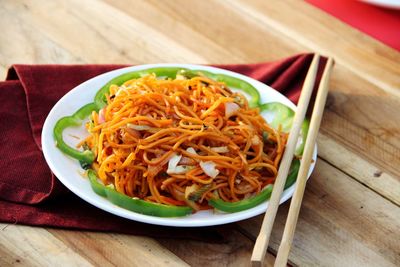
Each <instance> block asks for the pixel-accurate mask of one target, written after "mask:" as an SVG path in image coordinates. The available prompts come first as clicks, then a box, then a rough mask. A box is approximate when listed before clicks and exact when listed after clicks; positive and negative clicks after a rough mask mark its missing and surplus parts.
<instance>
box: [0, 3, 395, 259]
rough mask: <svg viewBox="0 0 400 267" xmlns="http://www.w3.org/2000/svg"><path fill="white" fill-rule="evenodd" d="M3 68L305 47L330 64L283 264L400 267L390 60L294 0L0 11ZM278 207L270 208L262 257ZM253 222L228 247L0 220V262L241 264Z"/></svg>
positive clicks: (241, 55)
mask: <svg viewBox="0 0 400 267" xmlns="http://www.w3.org/2000/svg"><path fill="white" fill-rule="evenodd" d="M0 25H2V30H1V34H0V72H1V76H2V77H5V74H6V70H7V68H8V67H9V66H10V64H13V63H128V64H142V63H155V62H183V63H188V62H190V63H250V62H260V61H271V60H276V59H280V58H283V57H286V56H290V55H293V54H296V53H300V52H305V51H317V52H320V53H322V54H324V55H329V56H333V57H334V58H335V60H336V65H335V68H334V71H333V75H332V80H331V89H330V93H329V98H328V104H327V107H326V110H325V114H324V118H323V122H322V129H321V132H320V135H319V138H318V145H319V150H318V152H319V159H318V161H317V165H316V169H315V171H314V173H313V174H312V177H311V179H310V181H309V183H308V186H307V189H306V193H305V197H304V202H303V206H302V210H301V214H300V219H299V223H298V226H297V230H296V235H295V238H294V244H293V248H292V251H291V254H290V263H291V264H293V265H302V266H310V265H321V266H400V208H399V205H400V112H399V109H400V53H399V52H397V51H395V50H393V49H391V48H389V47H387V46H385V45H383V44H381V43H379V42H378V41H376V40H374V39H372V38H370V37H368V36H366V35H365V34H362V33H360V32H359V31H357V30H355V29H353V28H351V27H350V26H348V25H346V24H344V23H342V22H340V21H338V20H337V19H335V18H333V17H331V16H329V15H327V14H326V13H324V12H322V11H320V10H318V9H317V8H315V7H313V6H311V5H309V4H307V3H305V2H302V1H278V0H274V1H262V0H252V1H245V0H243V1H217V0H216V1H209V0H207V1H184V0H180V1H129V3H128V1H122V0H105V1H98V0H88V1H82V0H79V1H78V0H72V1H45V0H37V1H28V0H25V1H24V0H20V1H11V0H10V1H6V0H3V1H1V2H0ZM287 210H288V203H286V204H284V205H282V206H281V209H280V210H279V213H278V216H277V222H276V223H275V229H274V231H273V234H272V241H271V244H270V247H269V253H268V255H267V259H268V260H267V261H268V262H269V263H272V262H273V260H274V255H275V253H276V249H277V247H278V244H279V243H278V242H279V240H280V235H281V233H282V230H283V224H284V220H285V217H286V213H287ZM261 220H262V217H261V216H258V217H256V218H252V219H248V220H245V221H242V222H239V223H237V224H238V226H239V227H238V229H239V231H233V232H232V233H230V235H229V237H228V239H229V242H228V243H224V244H211V243H210V244H209V243H205V242H198V241H191V240H173V239H168V240H155V239H152V238H147V237H138V236H128V235H120V234H110V233H93V232H82V231H68V230H58V229H49V228H38V227H28V226H19V225H6V224H3V225H0V265H1V266H11V265H33V266H35V265H37V266H43V265H47V266H56V265H68V266H71V265H80V266H87V265H100V266H108V265H118V266H122V265H130V266H181V265H182V266H183V265H187V264H189V265H193V266H224V265H232V266H246V265H249V264H250V255H251V252H252V246H253V244H254V240H255V237H256V235H257V233H258V230H259V226H260V223H261Z"/></svg>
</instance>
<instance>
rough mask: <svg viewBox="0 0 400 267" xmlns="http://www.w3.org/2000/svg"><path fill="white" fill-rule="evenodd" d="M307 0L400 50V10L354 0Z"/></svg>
mask: <svg viewBox="0 0 400 267" xmlns="http://www.w3.org/2000/svg"><path fill="white" fill-rule="evenodd" d="M307 2H309V3H311V4H313V5H315V6H317V7H319V8H320V9H322V10H324V11H326V12H328V13H329V14H331V15H332V16H335V17H337V18H338V19H340V20H342V21H344V22H346V23H347V24H349V25H351V26H353V27H354V28H357V29H359V30H360V31H362V32H364V33H366V34H368V35H370V36H372V37H374V38H376V39H378V40H379V41H381V42H383V43H385V44H386V45H388V46H391V47H392V48H394V49H396V50H398V51H400V10H395V9H388V8H383V7H378V6H374V5H371V4H367V3H365V2H361V1H354V0H353V1H349V0H335V1H326V0H307Z"/></svg>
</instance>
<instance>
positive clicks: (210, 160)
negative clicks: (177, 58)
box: [54, 68, 307, 217]
mask: <svg viewBox="0 0 400 267" xmlns="http://www.w3.org/2000/svg"><path fill="white" fill-rule="evenodd" d="M233 88H235V89H239V90H238V91H233ZM243 93H244V94H246V95H247V97H250V100H249V101H248V100H247V98H246V96H245V95H244V94H243ZM259 98H260V96H259V93H258V91H257V90H256V89H254V88H253V87H252V86H251V85H250V84H249V83H247V82H245V81H242V80H240V79H237V78H234V77H230V76H227V75H222V74H213V73H208V72H203V71H193V70H186V69H178V68H158V69H150V70H146V71H139V72H133V73H127V74H123V75H121V76H119V77H117V78H115V79H113V80H112V81H110V82H109V83H107V84H106V85H105V86H104V87H103V88H101V89H100V90H99V92H98V93H97V94H96V97H95V99H94V102H93V103H90V104H87V105H86V106H84V107H82V108H81V109H80V110H78V111H77V112H76V113H75V114H73V115H72V116H69V117H64V118H62V119H60V120H59V121H58V122H57V124H56V126H55V128H54V136H55V139H56V142H57V146H58V147H59V148H60V149H61V150H62V151H63V152H64V153H66V154H68V155H70V156H72V157H74V158H75V159H77V160H79V161H80V163H81V165H82V167H83V168H85V169H88V177H89V180H90V182H91V186H92V188H93V190H94V191H95V192H96V193H97V194H99V195H101V196H104V197H106V198H108V199H109V200H110V201H111V202H113V203H114V204H116V205H118V206H121V207H123V208H126V209H129V210H132V211H135V212H138V213H142V214H146V215H153V216H160V217H177V216H184V215H187V214H190V213H193V212H196V211H200V210H206V209H214V208H215V209H218V210H221V211H224V212H238V211H242V210H245V209H249V208H252V207H254V206H256V205H258V204H260V203H262V202H263V201H265V200H266V199H268V198H269V196H270V194H271V191H272V186H273V183H274V181H275V178H276V176H277V172H278V167H279V163H280V160H281V157H282V154H283V151H284V148H285V144H286V140H287V135H288V134H287V131H288V129H290V123H291V120H292V118H293V111H292V110H290V109H289V108H288V107H286V106H284V105H282V104H279V103H269V104H260V103H259V102H260V100H259ZM262 112H266V113H272V115H273V116H274V120H273V121H272V122H271V124H269V123H267V122H266V120H265V119H264V117H263V116H262ZM85 119H86V120H88V121H87V122H86V124H85V126H86V129H87V131H88V136H87V137H86V138H84V139H83V140H82V141H81V142H80V143H79V144H78V149H75V148H72V147H71V146H69V145H68V144H66V143H65V142H64V140H63V138H62V132H63V130H64V129H65V128H67V127H69V126H72V125H79V124H81V123H82V121H83V120H85ZM306 130H307V123H305V124H304V127H303V138H305V134H306ZM300 144H301V142H300ZM301 149H302V146H301V145H300V146H299V147H298V154H301ZM298 168H299V160H298V159H294V160H293V163H292V168H291V171H290V173H289V176H288V179H287V183H286V187H288V186H290V185H291V184H293V183H294V181H295V179H296V175H297V172H298Z"/></svg>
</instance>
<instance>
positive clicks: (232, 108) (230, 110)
mask: <svg viewBox="0 0 400 267" xmlns="http://www.w3.org/2000/svg"><path fill="white" fill-rule="evenodd" d="M239 109H240V106H239V105H238V104H236V103H232V102H226V103H225V116H226V117H228V118H229V117H230V116H232V115H233V114H235V113H236V111H238V110H239Z"/></svg>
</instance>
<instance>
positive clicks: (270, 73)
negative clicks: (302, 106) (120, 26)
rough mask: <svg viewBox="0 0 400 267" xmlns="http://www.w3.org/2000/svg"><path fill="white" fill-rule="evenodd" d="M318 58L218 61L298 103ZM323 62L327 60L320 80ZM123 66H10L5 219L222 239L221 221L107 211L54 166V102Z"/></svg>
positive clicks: (0, 133)
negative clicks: (67, 183)
mask: <svg viewBox="0 0 400 267" xmlns="http://www.w3.org/2000/svg"><path fill="white" fill-rule="evenodd" d="M311 59H312V54H302V55H297V56H294V57H290V58H286V59H283V60H280V61H277V62H271V63H260V64H246V65H223V66H217V67H221V68H225V69H228V70H232V71H235V72H239V73H243V74H245V75H248V76H250V77H253V78H255V79H257V80H260V81H261V82H264V83H266V84H268V85H271V86H272V87H274V88H275V89H276V90H278V91H281V92H282V93H283V94H285V95H286V96H288V97H289V98H290V99H291V100H292V101H293V102H296V101H297V99H298V97H299V93H300V90H301V85H302V83H303V80H304V78H305V75H306V72H307V70H308V67H309V65H310V62H311ZM324 63H325V60H324V59H323V64H320V71H319V76H318V80H319V78H320V76H321V72H322V68H323V65H324ZM121 67H125V66H123V65H14V66H12V67H11V68H10V69H9V72H8V75H7V78H6V81H4V82H0V101H1V103H3V104H2V105H1V106H0V118H1V119H0V121H1V122H2V123H1V124H0V143H1V144H2V145H1V146H0V151H1V152H0V153H1V155H2V160H1V161H0V170H1V172H0V221H1V222H7V223H17V224H27V225H38V226H53V227H63V228H73V229H84V230H95V231H112V232H120V233H130V234H138V235H148V236H153V237H173V238H193V239H201V240H204V239H207V240H218V239H221V238H222V234H221V230H220V229H221V227H204V228H201V230H199V229H198V230H196V231H190V229H185V228H173V227H161V226H154V225H149V224H143V223H139V222H134V221H130V220H126V219H123V218H120V217H117V216H114V215H112V214H109V213H107V212H104V211H102V210H100V209H97V208H95V207H93V206H91V205H90V204H88V203H86V202H85V201H83V200H81V199H80V198H78V197H77V196H75V195H74V194H73V193H71V192H70V191H68V189H66V188H65V187H64V186H63V185H62V184H61V183H60V182H59V181H58V180H57V179H56V178H55V177H54V175H53V174H52V173H51V171H50V170H49V168H48V166H47V164H46V162H45V160H44V158H43V155H42V152H41V142H40V135H41V130H42V125H43V123H44V120H45V118H46V116H47V114H48V113H49V111H50V110H51V108H52V107H53V105H54V104H55V103H56V102H57V101H58V100H59V99H60V98H61V97H62V96H63V95H64V94H65V93H67V92H68V91H69V90H71V89H72V88H74V87H75V86H77V85H78V84H80V83H82V82H83V81H85V80H87V79H90V78H92V77H94V76H96V75H99V74H101V73H104V72H107V71H110V70H113V69H117V68H121ZM71 113H73V111H72V110H71ZM228 227H229V226H228ZM225 229H226V228H225Z"/></svg>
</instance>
